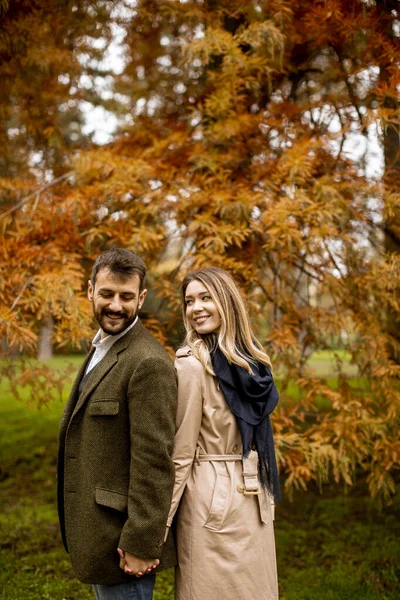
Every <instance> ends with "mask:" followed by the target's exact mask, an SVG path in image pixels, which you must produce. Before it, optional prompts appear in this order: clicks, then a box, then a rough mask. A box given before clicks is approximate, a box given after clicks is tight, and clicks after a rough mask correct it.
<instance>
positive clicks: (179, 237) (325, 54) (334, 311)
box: [0, 0, 400, 501]
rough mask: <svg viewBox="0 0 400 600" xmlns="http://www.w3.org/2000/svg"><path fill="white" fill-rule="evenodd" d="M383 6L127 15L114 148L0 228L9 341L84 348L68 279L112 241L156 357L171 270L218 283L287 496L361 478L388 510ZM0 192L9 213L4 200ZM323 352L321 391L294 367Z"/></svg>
mask: <svg viewBox="0 0 400 600" xmlns="http://www.w3.org/2000/svg"><path fill="white" fill-rule="evenodd" d="M387 4H388V3H386V4H385V6H384V7H383V6H382V5H381V3H380V2H376V3H372V2H371V3H367V2H363V1H361V0H354V2H351V3H349V2H346V1H345V0H320V1H318V0H317V1H316V2H313V3H307V6H305V5H304V4H303V3H296V2H293V1H289V0H281V1H278V0H270V1H269V2H263V1H260V2H258V3H257V4H255V3H253V2H239V1H238V2H233V3H232V2H226V1H219V2H213V3H211V2H204V3H199V2H194V1H192V2H185V3H179V2H169V1H167V0H161V1H159V2H154V1H149V0H143V1H142V2H140V3H139V4H138V6H137V7H136V9H135V10H134V11H131V12H129V13H128V16H127V17H126V19H125V22H124V27H125V30H126V37H125V40H124V41H125V44H126V64H125V67H124V70H123V72H122V73H121V74H120V75H114V95H115V96H114V99H115V106H114V110H115V112H116V114H117V115H118V117H119V118H120V121H121V129H120V132H119V133H118V135H117V136H116V138H115V141H114V142H113V143H111V144H109V145H107V146H105V147H97V148H96V147H93V148H91V149H90V150H88V151H83V150H82V151H79V152H75V153H73V154H69V155H68V173H69V174H68V176H66V177H65V179H64V180H62V181H60V182H59V183H57V184H55V185H54V186H53V187H51V188H49V189H48V190H46V191H44V192H43V193H42V194H40V200H39V201H38V203H37V204H35V200H34V196H33V197H32V199H31V200H29V202H27V203H26V204H24V205H23V206H21V208H20V209H18V210H15V211H13V212H12V213H10V214H8V215H6V216H4V217H3V219H2V224H3V229H2V232H3V233H2V235H3V248H4V250H2V251H1V258H0V261H1V262H0V267H1V269H2V273H3V274H4V277H3V280H2V281H3V283H2V284H1V286H2V287H1V291H2V294H3V297H4V298H5V301H4V302H3V306H2V308H1V311H3V312H2V314H1V315H0V318H1V322H2V323H3V324H4V325H3V327H2V329H1V331H2V335H3V337H7V340H8V345H9V346H18V345H19V347H21V348H29V347H32V346H33V345H34V335H35V334H36V333H37V324H38V319H39V318H40V316H41V315H42V314H45V312H46V311H47V312H49V311H50V313H51V314H52V315H53V318H54V320H55V327H56V329H55V341H56V343H58V344H63V343H65V341H66V340H68V343H69V342H72V343H79V341H80V340H82V339H84V338H87V337H90V334H89V331H88V327H89V322H90V315H89V311H88V308H87V305H86V304H85V301H84V288H85V279H86V278H87V276H88V269H89V266H90V262H91V260H93V258H94V257H95V256H96V254H97V253H98V252H99V251H101V250H102V249H104V248H106V247H109V246H110V245H122V246H125V247H129V248H132V249H134V250H135V251H137V252H138V253H140V254H141V255H143V257H144V258H145V259H146V261H147V263H148V265H149V267H150V271H151V283H152V288H153V289H154V290H156V291H157V296H158V300H157V299H153V301H152V303H151V307H152V314H150V315H148V317H149V323H150V324H151V326H152V328H153V330H154V331H156V332H157V331H158V334H159V335H160V336H161V337H163V339H164V340H166V341H167V342H168V341H169V344H170V345H171V344H173V343H174V342H176V340H177V339H178V337H179V333H178V331H179V328H180V327H181V325H180V315H179V310H180V308H179V282H180V281H181V279H182V277H183V276H184V274H185V273H186V272H187V271H188V270H190V269H193V268H196V267H199V266H203V265H210V264H213V265H217V266H220V267H222V268H225V269H227V270H229V271H230V272H231V273H233V275H234V276H235V277H236V278H237V280H238V281H239V282H240V283H241V285H242V288H243V289H244V291H245V294H246V298H247V300H248V304H249V308H250V310H251V313H252V316H253V319H254V323H255V326H256V329H257V331H258V334H259V337H260V338H261V339H262V341H263V342H264V343H265V345H266V348H267V349H268V352H269V353H270V354H271V358H272V360H273V364H274V368H275V372H276V376H277V378H278V380H279V387H280V391H281V403H280V406H279V408H278V410H277V411H276V413H275V416H274V428H275V439H276V446H277V452H278V458H279V463H280V469H281V472H282V473H283V474H284V475H285V476H286V479H285V482H286V487H287V489H288V490H289V491H290V490H293V489H295V488H299V487H306V486H307V484H308V483H309V482H310V481H312V480H315V481H317V482H319V483H321V484H322V483H324V482H326V481H328V480H330V479H333V480H334V481H336V482H339V481H343V482H345V483H346V484H348V485H351V483H352V482H353V481H354V477H355V474H356V472H359V471H361V472H365V473H366V474H367V478H368V484H369V487H370V491H371V494H372V495H374V496H376V495H380V496H381V497H382V498H384V499H385V500H386V501H388V500H389V499H390V496H391V495H392V494H393V492H394V485H395V478H396V476H397V473H398V470H399V454H400V442H399V425H398V423H399V416H400V415H399V412H400V385H399V380H400V379H399V378H400V364H399V356H400V350H399V348H400V327H397V325H398V323H399V322H400V306H399V300H398V298H399V295H398V291H399V289H400V258H399V251H400V230H399V223H400V220H399V218H398V217H399V208H400V196H399V192H398V187H397V182H398V178H399V175H398V173H399V154H398V148H397V149H396V147H393V143H394V142H393V138H392V137H391V132H392V131H393V130H394V131H397V132H398V128H399V111H398V101H399V98H398V83H399V81H398V77H399V76H398V73H399V62H400V52H399V44H398V37H397V36H398V34H397V33H396V31H397V29H396V26H395V25H396V23H395V22H396V16H395V14H393V13H392V12H391V11H390V10H389V11H388V10H387V8H388V6H387ZM389 4H390V3H389ZM383 74H384V78H383ZM371 140H372V141H371ZM367 142H369V145H368V143H367ZM374 144H375V145H376V147H378V148H380V151H381V152H382V162H381V163H379V164H377V165H374V160H375V161H376V159H374V157H373V156H372V154H371V152H372V151H371V147H372V149H373V148H374ZM368 152H369V154H368ZM371 161H372V162H371ZM373 167H375V168H373ZM66 171H67V167H66V168H65V172H66ZM0 184H1V182H0ZM2 189H4V190H7V194H8V196H7V197H8V198H9V200H8V206H12V205H13V202H15V199H16V197H17V193H16V189H17V188H13V182H12V181H11V183H10V179H8V180H7V182H5V181H4V182H3V188H2ZM19 189H21V188H19ZM31 189H32V188H29V190H26V191H27V192H29V191H30V190H31ZM5 208H7V202H6V206H5ZM0 222H1V221H0ZM388 240H391V245H390V247H389V243H388ZM327 348H336V349H338V350H339V351H340V352H338V353H337V355H336V361H335V371H336V377H337V384H335V385H334V386H333V385H332V384H330V383H329V382H327V381H326V380H325V379H323V378H319V377H317V376H316V375H315V373H314V372H313V371H312V369H311V368H310V367H309V363H308V360H309V357H310V355H311V353H312V352H314V351H317V350H323V349H327ZM342 351H345V352H346V353H347V355H348V356H349V359H350V361H351V363H352V364H353V365H355V367H356V368H357V370H358V376H357V377H355V378H354V377H353V378H349V376H348V374H347V371H346V369H345V368H344V367H343V363H342V356H343V353H342ZM294 387H296V391H294Z"/></svg>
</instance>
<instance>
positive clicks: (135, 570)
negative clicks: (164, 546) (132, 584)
mask: <svg viewBox="0 0 400 600" xmlns="http://www.w3.org/2000/svg"><path fill="white" fill-rule="evenodd" d="M118 554H119V558H120V560H119V566H120V568H121V569H122V570H123V571H125V573H128V575H135V576H136V577H141V576H142V575H144V573H151V572H152V570H153V569H155V568H156V566H157V565H159V564H160V561H159V560H158V558H155V559H149V558H141V557H140V556H134V555H133V554H129V552H125V550H122V548H118Z"/></svg>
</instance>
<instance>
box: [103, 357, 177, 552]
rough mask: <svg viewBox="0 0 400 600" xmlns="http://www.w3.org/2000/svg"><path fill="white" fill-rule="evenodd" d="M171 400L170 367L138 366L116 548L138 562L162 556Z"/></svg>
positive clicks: (157, 361) (149, 362)
mask: <svg viewBox="0 0 400 600" xmlns="http://www.w3.org/2000/svg"><path fill="white" fill-rule="evenodd" d="M176 398H177V389H176V375H175V371H174V368H173V364H172V362H170V361H169V360H168V359H164V358H154V357H152V358H149V359H144V360H143V361H141V363H140V365H139V366H138V368H137V369H136V370H135V372H134V374H133V375H132V377H131V380H130V383H129V388H128V406H129V421H130V447H131V456H130V483H129V493H128V518H127V520H126V522H125V524H124V526H123V529H122V533H121V536H120V540H119V546H120V548H122V549H123V550H125V551H127V552H129V553H131V554H134V555H135V556H140V557H142V558H149V559H154V558H160V556H161V551H162V546H163V541H164V536H165V531H166V521H167V517H168V511H169V507H170V503H171V495H172V490H173V482H174V465H173V461H172V448H173V440H174V433H175V411H176ZM115 450H116V452H117V451H118V440H116V448H115Z"/></svg>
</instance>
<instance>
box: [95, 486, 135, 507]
mask: <svg viewBox="0 0 400 600" xmlns="http://www.w3.org/2000/svg"><path fill="white" fill-rule="evenodd" d="M95 498H96V503H97V504H101V505H102V506H108V508H114V509H115V510H119V511H120V512H126V511H127V509H128V496H127V495H126V494H121V493H120V492H112V491H111V490H104V489H103V488H96V492H95Z"/></svg>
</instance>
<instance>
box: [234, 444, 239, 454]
mask: <svg viewBox="0 0 400 600" xmlns="http://www.w3.org/2000/svg"><path fill="white" fill-rule="evenodd" d="M238 448H239V446H238V445H237V444H235V445H234V446H233V448H232V450H233V452H237V451H238Z"/></svg>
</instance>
